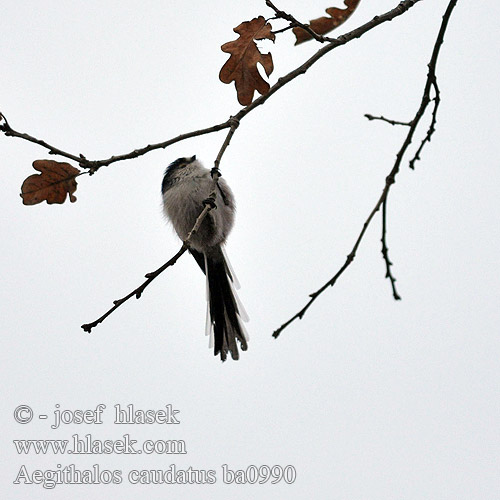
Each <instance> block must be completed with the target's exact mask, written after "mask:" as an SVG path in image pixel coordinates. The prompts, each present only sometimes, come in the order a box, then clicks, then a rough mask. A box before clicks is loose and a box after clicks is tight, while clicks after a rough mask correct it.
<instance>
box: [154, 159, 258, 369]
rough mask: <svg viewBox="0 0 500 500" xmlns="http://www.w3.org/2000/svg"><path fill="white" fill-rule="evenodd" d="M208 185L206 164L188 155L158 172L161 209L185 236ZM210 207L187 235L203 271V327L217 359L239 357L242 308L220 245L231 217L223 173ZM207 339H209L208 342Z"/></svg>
mask: <svg viewBox="0 0 500 500" xmlns="http://www.w3.org/2000/svg"><path fill="white" fill-rule="evenodd" d="M211 187H212V177H211V174H210V170H209V169H207V168H205V167H203V166H202V165H201V163H200V162H199V161H198V160H196V156H193V157H191V158H178V159H177V160H175V161H174V162H173V163H171V164H170V165H169V166H168V167H167V169H166V171H165V175H164V177H163V183H162V194H163V209H164V213H165V215H166V216H167V218H168V219H169V220H170V222H171V223H172V226H173V227H174V229H175V231H176V233H177V235H178V236H179V238H180V239H181V240H183V241H184V240H185V239H186V238H187V235H188V234H189V232H190V231H191V229H192V228H193V226H194V224H195V222H196V219H197V218H198V216H199V214H200V212H201V211H202V210H203V201H204V200H205V199H206V198H207V197H208V196H209V194H210V192H211ZM215 203H216V206H217V208H216V209H214V210H211V211H210V212H209V213H208V215H207V216H206V217H205V219H204V220H203V222H202V224H201V226H200V229H199V230H198V232H197V233H195V234H194V235H193V237H192V240H191V248H190V252H191V254H192V255H193V257H194V258H195V260H196V262H197V263H198V265H199V266H200V268H201V270H202V271H203V272H204V273H205V275H206V279H207V291H208V297H207V299H208V314H207V323H208V324H207V326H208V328H207V332H210V334H211V338H212V333H213V337H214V338H213V348H214V354H215V355H216V356H217V355H218V354H220V357H221V359H222V361H224V360H225V359H226V358H227V353H230V354H231V357H232V358H233V359H238V358H239V353H238V345H237V343H238V342H239V343H240V346H241V349H242V350H243V351H245V350H246V349H247V341H248V336H247V334H246V332H245V329H244V327H243V324H242V320H243V319H245V316H246V313H245V312H244V310H243V308H242V306H241V304H240V302H239V301H238V298H237V296H236V291H235V289H234V286H233V281H234V280H235V277H234V276H233V273H232V271H231V268H230V265H229V262H228V261H227V257H226V256H225V253H224V251H223V245H224V243H225V241H226V238H227V236H228V234H229V232H230V231H231V229H232V227H233V223H234V213H235V203H234V196H233V193H232V191H231V189H230V188H229V186H228V185H227V183H226V182H225V180H224V179H219V181H218V190H217V196H216V200H215ZM211 345H212V343H211Z"/></svg>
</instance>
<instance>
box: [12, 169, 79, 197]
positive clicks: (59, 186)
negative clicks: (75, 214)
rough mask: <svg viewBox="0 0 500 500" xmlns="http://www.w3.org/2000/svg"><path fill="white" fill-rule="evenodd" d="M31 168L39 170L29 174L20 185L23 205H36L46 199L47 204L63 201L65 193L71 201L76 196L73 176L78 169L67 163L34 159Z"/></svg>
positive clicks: (77, 172)
mask: <svg viewBox="0 0 500 500" xmlns="http://www.w3.org/2000/svg"><path fill="white" fill-rule="evenodd" d="M33 168H34V169H35V170H38V171H39V172H41V173H40V174H33V175H30V176H29V177H27V178H26V179H25V181H24V182H23V185H22V186H21V197H22V199H23V203H24V204H25V205H36V204H37V203H41V202H42V201H44V200H46V201H47V203H48V204H52V203H64V201H65V200H66V195H67V194H69V199H70V201H71V202H72V203H73V202H75V201H76V197H75V196H73V193H74V192H75V191H76V179H75V177H76V176H77V175H79V174H80V170H78V169H77V168H75V167H72V166H71V165H70V164H69V163H61V162H58V161H54V160H36V161H34V162H33Z"/></svg>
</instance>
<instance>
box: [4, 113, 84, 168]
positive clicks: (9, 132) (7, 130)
mask: <svg viewBox="0 0 500 500" xmlns="http://www.w3.org/2000/svg"><path fill="white" fill-rule="evenodd" d="M0 122H3V123H0V131H2V132H3V133H4V134H5V135H6V136H7V137H17V138H19V139H24V140H25V141H29V142H34V143H35V144H38V145H40V146H42V147H44V148H45V149H48V150H49V155H59V156H64V157H65V158H69V159H70V160H73V161H76V162H77V163H78V164H80V165H81V166H82V167H88V166H89V165H88V163H90V162H88V160H87V159H86V158H85V157H84V156H83V155H79V156H76V155H73V154H71V153H67V152H66V151H63V150H62V149H59V148H56V147H55V146H51V145H50V144H48V143H47V142H45V141H44V140H42V139H37V138H36V137H33V136H31V135H29V134H24V133H22V132H18V131H17V130H14V129H13V128H12V127H11V126H10V125H9V122H8V121H7V118H6V116H5V115H4V114H3V113H0ZM83 163H85V164H83Z"/></svg>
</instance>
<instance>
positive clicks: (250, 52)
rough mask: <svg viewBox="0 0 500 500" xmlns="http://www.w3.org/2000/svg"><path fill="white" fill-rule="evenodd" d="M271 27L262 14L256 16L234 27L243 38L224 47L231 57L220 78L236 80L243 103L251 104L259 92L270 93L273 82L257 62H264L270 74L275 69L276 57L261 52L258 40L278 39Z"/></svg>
mask: <svg viewBox="0 0 500 500" xmlns="http://www.w3.org/2000/svg"><path fill="white" fill-rule="evenodd" d="M271 29H272V27H271V25H270V24H269V23H267V22H266V20H265V19H264V18H263V17H262V16H259V17H256V18H255V19H252V20H251V21H245V22H243V23H241V24H240V25H239V26H237V27H236V28H234V30H233V31H234V32H235V33H238V34H239V35H240V36H239V38H238V39H237V40H233V41H232V42H227V43H225V44H224V45H223V46H222V47H221V49H222V51H223V52H227V53H229V54H231V57H230V58H229V59H228V60H227V61H226V63H225V64H224V66H222V69H221V70H220V73H219V78H220V81H221V82H222V83H231V82H232V81H234V84H235V85H236V92H237V94H238V101H239V103H240V104H241V105H242V106H248V105H249V104H250V103H251V102H252V100H253V95H254V92H255V91H257V92H259V94H261V95H264V94H267V92H269V84H268V83H267V82H266V81H265V80H264V79H263V78H262V76H260V73H259V71H258V69H257V64H259V63H260V64H261V65H262V66H263V67H264V71H265V72H266V75H267V76H269V75H270V74H271V73H272V71H273V69H274V66H273V58H272V56H271V54H261V53H260V52H259V49H258V48H257V45H256V44H255V42H254V40H263V39H265V38H267V39H269V40H273V41H274V39H275V38H276V37H275V35H274V33H272V32H271Z"/></svg>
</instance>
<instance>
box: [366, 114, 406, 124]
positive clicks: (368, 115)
mask: <svg viewBox="0 0 500 500" xmlns="http://www.w3.org/2000/svg"><path fill="white" fill-rule="evenodd" d="M365 117H366V118H368V120H370V121H372V120H380V121H383V122H386V123H390V124H391V125H403V126H405V127H410V126H411V122H398V121H396V120H390V119H389V118H385V117H384V116H373V115H370V114H368V113H366V114H365Z"/></svg>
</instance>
